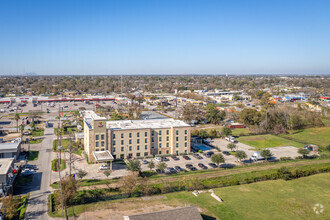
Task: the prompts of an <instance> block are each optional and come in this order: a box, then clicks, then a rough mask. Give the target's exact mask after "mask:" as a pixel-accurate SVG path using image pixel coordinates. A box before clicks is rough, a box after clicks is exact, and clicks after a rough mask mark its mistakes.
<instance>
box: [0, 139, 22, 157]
mask: <svg viewBox="0 0 330 220" xmlns="http://www.w3.org/2000/svg"><path fill="white" fill-rule="evenodd" d="M19 139H20V138H19ZM20 153H21V141H20V140H17V141H16V140H15V141H13V142H8V143H0V158H14V159H18V157H19V154H20Z"/></svg>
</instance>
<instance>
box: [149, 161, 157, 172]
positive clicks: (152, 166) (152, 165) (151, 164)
mask: <svg viewBox="0 0 330 220" xmlns="http://www.w3.org/2000/svg"><path fill="white" fill-rule="evenodd" d="M148 168H149V169H150V170H152V169H153V168H155V163H154V162H153V161H150V162H149V164H148Z"/></svg>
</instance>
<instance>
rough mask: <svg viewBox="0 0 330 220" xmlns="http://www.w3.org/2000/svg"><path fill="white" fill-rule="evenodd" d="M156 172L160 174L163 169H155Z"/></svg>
mask: <svg viewBox="0 0 330 220" xmlns="http://www.w3.org/2000/svg"><path fill="white" fill-rule="evenodd" d="M156 173H157V174H162V173H164V170H160V169H156Z"/></svg>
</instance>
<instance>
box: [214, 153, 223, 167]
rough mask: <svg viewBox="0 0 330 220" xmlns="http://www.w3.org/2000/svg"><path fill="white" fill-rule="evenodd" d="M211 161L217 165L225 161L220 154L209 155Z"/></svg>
mask: <svg viewBox="0 0 330 220" xmlns="http://www.w3.org/2000/svg"><path fill="white" fill-rule="evenodd" d="M211 161H212V162H213V163H215V164H217V166H219V164H220V163H224V162H225V158H224V157H223V155H222V154H213V155H212V156H211Z"/></svg>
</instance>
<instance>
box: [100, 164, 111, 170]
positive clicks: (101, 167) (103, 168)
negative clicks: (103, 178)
mask: <svg viewBox="0 0 330 220" xmlns="http://www.w3.org/2000/svg"><path fill="white" fill-rule="evenodd" d="M99 169H100V170H109V169H110V166H109V165H108V164H103V165H101V166H100V168H99Z"/></svg>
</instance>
